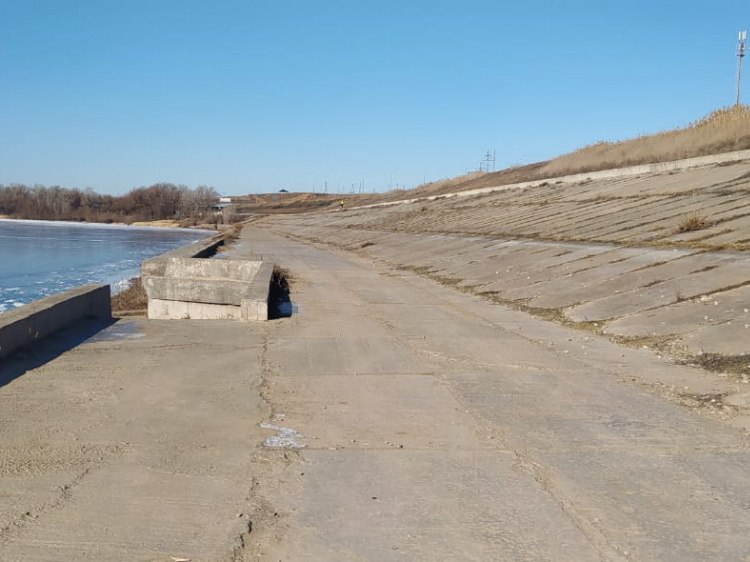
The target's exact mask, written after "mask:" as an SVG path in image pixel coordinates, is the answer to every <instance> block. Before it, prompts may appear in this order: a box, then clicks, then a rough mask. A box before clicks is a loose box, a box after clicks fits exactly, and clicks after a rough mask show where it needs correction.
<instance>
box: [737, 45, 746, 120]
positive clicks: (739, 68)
mask: <svg viewBox="0 0 750 562" xmlns="http://www.w3.org/2000/svg"><path fill="white" fill-rule="evenodd" d="M746 39H747V31H740V33H739V42H738V43H737V59H738V60H737V103H736V105H740V92H741V91H742V90H741V87H742V59H743V58H745V40H746Z"/></svg>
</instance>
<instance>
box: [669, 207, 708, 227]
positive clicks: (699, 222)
mask: <svg viewBox="0 0 750 562" xmlns="http://www.w3.org/2000/svg"><path fill="white" fill-rule="evenodd" d="M710 225H711V223H710V221H709V220H708V219H707V218H706V215H705V214H704V213H703V211H701V210H700V209H697V210H695V211H692V212H691V213H688V214H687V215H685V216H684V217H682V219H680V222H679V223H678V224H677V232H694V231H696V230H701V229H704V228H706V227H708V226H710Z"/></svg>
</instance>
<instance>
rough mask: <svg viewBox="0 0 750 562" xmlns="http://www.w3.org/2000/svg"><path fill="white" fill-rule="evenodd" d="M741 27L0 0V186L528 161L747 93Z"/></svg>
mask: <svg viewBox="0 0 750 562" xmlns="http://www.w3.org/2000/svg"><path fill="white" fill-rule="evenodd" d="M747 28H750V4H748V2H747V1H742V2H740V1H721V0H715V1H702V0H688V1H685V0H682V1H679V2H678V1H673V0H668V1H659V0H650V1H646V0H630V1H627V2H625V1H612V2H605V1H602V0H597V1H593V0H592V1H575V0H572V1H569V2H559V1H558V2H555V1H548V2H539V1H534V0H524V1H516V2H505V1H502V0H493V1H479V0H477V1H472V0H463V1H459V0H456V1H453V0H451V1H448V0H431V1H418V0H397V1H393V0H378V1H370V0H359V1H354V0H350V1H334V0H308V1H297V0H284V1H282V0H265V1H259V0H244V1H234V0H147V1H143V0H0V131H1V134H0V184H6V185H7V184H9V183H12V182H18V183H26V184H35V183H41V184H46V185H55V184H56V185H62V186H65V187H81V188H83V187H92V188H94V189H95V190H96V191H98V192H100V193H112V194H121V193H124V192H126V191H127V190H129V189H131V188H133V187H137V186H141V185H149V184H152V183H155V182H157V181H171V182H174V183H181V184H185V185H188V186H190V187H194V186H196V185H200V184H205V185H211V186H214V187H216V189H217V190H219V191H220V192H221V193H225V194H243V193H250V192H269V191H278V190H279V189H282V188H285V189H288V190H290V191H312V190H316V191H322V190H323V189H324V187H325V186H326V183H327V189H328V191H329V192H334V191H336V190H337V189H338V190H341V191H342V192H349V191H351V189H352V187H353V186H356V189H357V190H359V186H360V185H361V184H362V183H364V188H365V190H367V191H372V190H378V191H381V190H385V189H388V188H391V187H396V186H400V187H403V186H406V187H413V186H414V185H416V184H419V183H422V181H423V180H428V181H430V180H436V179H440V178H444V177H450V176H455V175H458V174H462V173H465V172H467V171H469V170H473V169H476V168H477V167H478V166H479V162H480V160H481V159H482V157H483V155H484V154H485V152H486V151H487V150H488V149H494V150H495V151H496V155H497V167H498V168H501V167H506V166H508V165H513V164H521V163H528V162H532V161H537V160H542V159H546V158H550V157H553V156H556V155H559V154H561V153H564V152H568V151H571V150H573V149H575V148H578V147H580V146H583V145H586V144H591V143H593V142H596V141H600V140H619V139H623V138H629V137H633V136H637V135H639V134H644V133H652V132H657V131H659V130H664V129H669V128H674V127H677V126H683V125H686V124H688V123H689V122H691V121H694V120H696V119H698V118H700V117H702V116H703V115H705V114H706V113H708V112H710V111H712V110H713V109H716V108H719V107H722V106H726V105H730V104H732V103H734V97H735V79H736V70H737V57H736V56H734V54H735V48H736V42H737V32H738V31H739V30H740V29H747ZM745 63H746V66H748V65H750V61H748V60H746V61H745ZM746 70H747V72H746V73H745V74H746V76H747V87H746V88H745V95H743V100H744V101H745V102H746V103H747V102H748V100H750V92H748V90H750V68H747V69H746Z"/></svg>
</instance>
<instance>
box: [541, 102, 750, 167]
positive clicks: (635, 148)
mask: <svg viewBox="0 0 750 562" xmlns="http://www.w3.org/2000/svg"><path fill="white" fill-rule="evenodd" d="M747 148H750V107H749V106H744V105H741V106H733V107H728V108H724V109H719V110H717V111H714V112H713V113H711V114H709V115H707V116H706V117H704V118H703V119H700V120H699V121H696V122H695V123H692V124H690V125H688V126H687V127H685V128H683V129H676V130H674V131H666V132H663V133H657V134H655V135H646V136H642V137H638V138H636V139H631V140H626V141H621V142H600V143H596V144H593V145H591V146H587V147H585V148H582V149H580V150H577V151H575V152H572V153H570V154H566V155H564V156H560V157H558V158H555V159H554V160H551V161H550V162H549V163H547V164H546V165H545V166H544V167H543V168H542V169H541V170H539V172H540V173H541V175H540V176H539V177H544V176H547V177H554V176H561V175H567V174H577V173H582V172H591V171H595V170H606V169H609V168H618V167H623V166H634V165H638V164H648V163H653V162H668V161H670V160H681V159H683V158H692V157H695V156H705V155H708V154H718V153H721V152H731V151H733V150H744V149H747Z"/></svg>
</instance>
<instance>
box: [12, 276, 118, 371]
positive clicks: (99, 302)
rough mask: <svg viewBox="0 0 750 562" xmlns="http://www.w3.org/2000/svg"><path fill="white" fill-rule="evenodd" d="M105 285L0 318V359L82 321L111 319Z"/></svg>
mask: <svg viewBox="0 0 750 562" xmlns="http://www.w3.org/2000/svg"><path fill="white" fill-rule="evenodd" d="M111 316H112V308H111V301H110V289H109V285H82V286H80V287H76V288H75V289H71V290H70V291H65V292H63V293H57V294H55V295H51V296H49V297H44V298H42V299H39V300H36V301H34V302H31V303H29V304H26V305H23V306H20V307H18V308H16V309H14V310H11V311H8V312H5V313H3V314H0V359H2V358H3V357H7V356H8V355H10V354H11V353H13V352H14V351H16V350H17V349H19V348H22V347H26V346H28V345H30V344H32V343H34V342H36V341H38V340H40V339H42V338H45V337H47V336H49V335H50V334H52V333H54V332H57V331H59V330H62V329H63V328H67V327H68V326H70V325H71V324H73V323H74V322H77V321H78V320H80V319H82V318H87V317H96V318H111Z"/></svg>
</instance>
